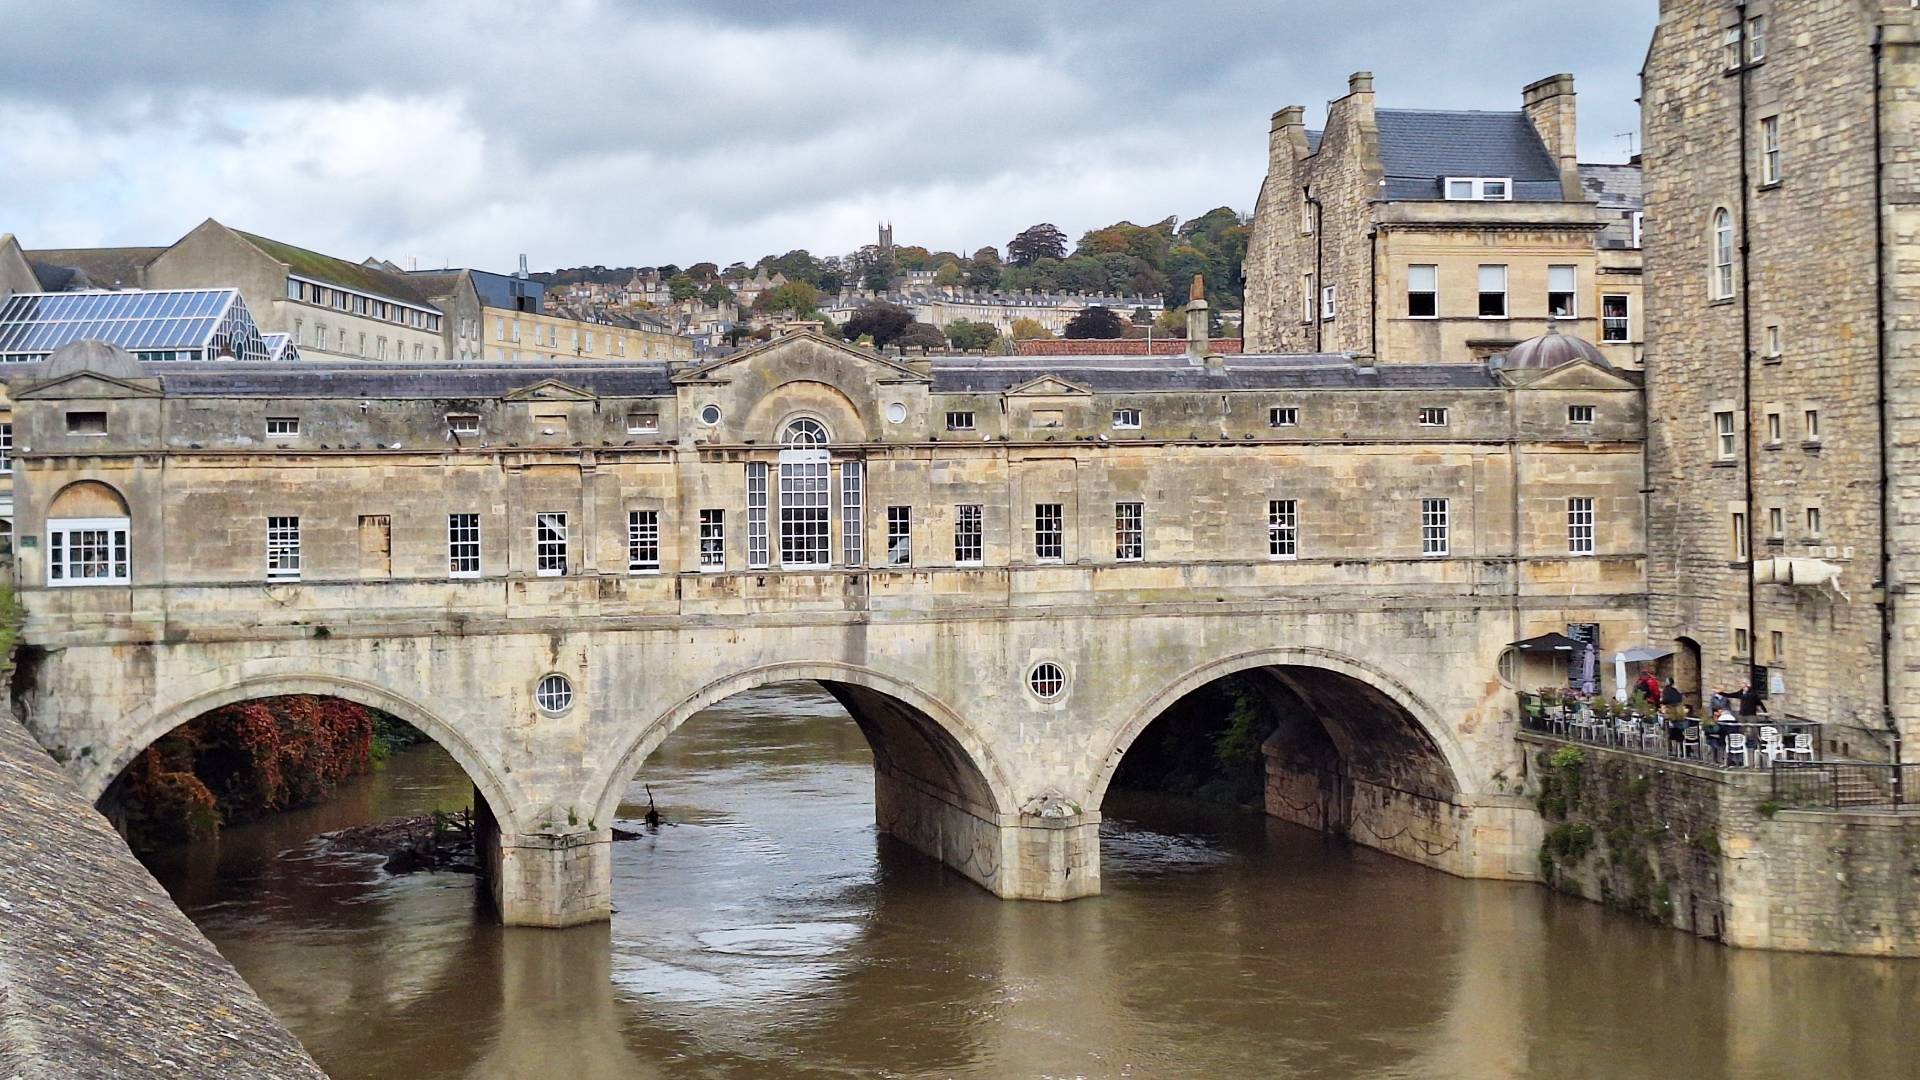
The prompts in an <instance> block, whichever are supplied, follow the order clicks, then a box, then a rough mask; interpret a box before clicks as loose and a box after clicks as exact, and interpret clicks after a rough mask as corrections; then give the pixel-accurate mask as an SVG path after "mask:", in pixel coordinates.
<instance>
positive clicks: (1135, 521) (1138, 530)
mask: <svg viewBox="0 0 1920 1080" xmlns="http://www.w3.org/2000/svg"><path fill="white" fill-rule="evenodd" d="M1113 557H1114V559H1115V561H1118V562H1140V561H1142V560H1144V559H1145V558H1146V557H1147V504H1146V503H1143V502H1116V503H1114V504H1113Z"/></svg>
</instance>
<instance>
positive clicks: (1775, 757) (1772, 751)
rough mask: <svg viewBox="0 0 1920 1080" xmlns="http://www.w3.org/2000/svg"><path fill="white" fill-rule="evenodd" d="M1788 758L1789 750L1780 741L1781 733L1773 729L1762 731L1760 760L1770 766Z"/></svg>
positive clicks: (1768, 728)
mask: <svg viewBox="0 0 1920 1080" xmlns="http://www.w3.org/2000/svg"><path fill="white" fill-rule="evenodd" d="M1786 756H1787V748H1786V745H1785V744H1784V743H1782V742H1781V741H1780V732H1779V731H1777V730H1775V729H1773V728H1771V727H1763V728H1761V729H1760V759H1761V760H1762V761H1764V762H1765V763H1766V764H1768V765H1772V764H1773V763H1774V762H1776V761H1779V760H1780V759H1781V758H1783V757H1786Z"/></svg>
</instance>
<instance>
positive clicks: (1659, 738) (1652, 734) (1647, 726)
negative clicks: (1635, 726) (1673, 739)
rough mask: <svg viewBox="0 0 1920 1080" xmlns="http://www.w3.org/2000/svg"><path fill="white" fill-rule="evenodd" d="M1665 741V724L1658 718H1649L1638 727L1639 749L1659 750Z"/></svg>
mask: <svg viewBox="0 0 1920 1080" xmlns="http://www.w3.org/2000/svg"><path fill="white" fill-rule="evenodd" d="M1666 740H1667V722H1666V721H1665V720H1663V719H1661V718H1660V717H1658V716H1650V717H1648V718H1647V719H1646V722H1645V723H1643V724H1641V725H1640V749H1642V750H1646V749H1654V750H1658V749H1660V744H1661V743H1663V742H1665V741H1666Z"/></svg>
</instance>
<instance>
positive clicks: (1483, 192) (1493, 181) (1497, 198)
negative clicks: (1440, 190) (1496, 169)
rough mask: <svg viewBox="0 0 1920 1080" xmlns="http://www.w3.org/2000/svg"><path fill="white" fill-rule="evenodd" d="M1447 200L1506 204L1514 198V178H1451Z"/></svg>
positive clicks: (1447, 181) (1447, 186)
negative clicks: (1505, 202)
mask: <svg viewBox="0 0 1920 1080" xmlns="http://www.w3.org/2000/svg"><path fill="white" fill-rule="evenodd" d="M1446 192H1447V199H1448V200H1449V201H1452V202H1473V201H1483V202H1504V201H1506V200H1509V199H1512V198H1513V178H1512V177H1507V176H1449V177H1447V179H1446Z"/></svg>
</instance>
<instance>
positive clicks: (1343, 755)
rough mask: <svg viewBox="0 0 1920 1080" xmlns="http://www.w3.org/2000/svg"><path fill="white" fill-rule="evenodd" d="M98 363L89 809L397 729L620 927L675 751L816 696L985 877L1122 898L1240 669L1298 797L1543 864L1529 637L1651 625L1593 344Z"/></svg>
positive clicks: (1392, 843)
mask: <svg viewBox="0 0 1920 1080" xmlns="http://www.w3.org/2000/svg"><path fill="white" fill-rule="evenodd" d="M73 349H74V352H73V353H72V354H69V355H56V357H55V358H54V359H53V360H51V361H49V362H48V363H47V364H45V365H36V366H34V367H32V368H30V369H26V368H23V369H22V370H20V371H19V372H18V373H16V374H15V376H14V378H13V380H12V382H11V383H10V391H11V396H12V397H13V399H14V408H15V420H14V424H15V433H16V434H15V441H16V444H17V447H18V460H19V468H20V475H19V483H18V490H19V495H18V497H17V511H16V512H17V515H18V527H19V534H20V535H21V537H22V543H21V549H20V553H19V554H20V574H21V578H22V582H23V585H22V596H23V598H24V600H25V603H26V605H27V608H28V612H29V617H28V621H27V625H26V629H25V636H24V641H25V643H26V645H25V648H24V649H23V654H22V660H21V663H20V666H19V669H18V673H17V675H16V678H15V687H14V689H15V703H16V704H15V708H16V711H17V712H19V713H20V714H21V715H22V718H23V719H24V720H25V722H26V723H27V725H28V727H29V729H30V730H31V731H32V732H33V733H34V734H35V736H36V737H37V738H39V739H40V740H41V742H42V743H43V744H44V745H46V746H47V747H48V748H49V749H50V750H51V751H53V752H54V754H55V756H56V757H58V758H59V759H60V760H62V761H64V762H65V763H66V767H67V768H68V770H69V771H70V773H71V774H72V776H73V777H74V778H75V780H76V781H77V782H78V784H79V785H80V786H81V788H82V789H83V791H84V792H86V793H87V794H88V795H89V796H91V797H96V798H97V797H99V796H100V795H102V794H103V793H104V792H106V791H107V789H108V787H109V786H110V785H111V784H112V783H113V781H114V780H115V778H116V777H117V776H118V775H119V774H120V772H121V771H122V770H123V769H124V768H125V767H126V765H127V764H128V763H129V762H130V761H132V759H133V758H134V757H135V756H137V755H138V754H139V753H140V752H141V751H142V750H143V749H144V748H145V747H147V746H148V745H150V744H151V743H152V742H153V741H154V740H155V739H156V738H158V737H159V736H160V735H162V734H164V733H165V732H167V731H169V730H170V729H172V728H174V727H175V726H177V725H179V724H181V723H184V722H186V721H188V720H190V719H192V718H194V717H195V716H198V715H200V714H202V713H204V712H206V711H208V710H209V709H212V708H215V707H217V706H220V705H224V704H228V703H232V702H237V701H242V700H247V699H252V698H258V697H265V696H271V695H279V694H323V695H333V696H337V697H341V698H345V699H349V700H353V701H357V702H361V703H364V704H367V705H370V706H374V707H377V708H379V709H383V710H385V711H387V712H389V713H392V714H393V715H395V716H398V717H400V718H401V719H404V720H406V721H408V722H410V723H412V724H414V725H415V726H417V727H419V728H420V729H422V730H423V731H425V732H426V733H428V734H429V735H431V736H432V737H433V738H434V739H435V740H436V741H437V742H438V743H439V744H440V745H441V746H442V747H444V748H445V749H446V750H447V752H448V753H450V754H451V755H452V756H453V757H454V758H455V759H456V760H457V761H458V762H459V763H460V764H461V765H462V766H463V767H464V768H465V770H466V771H467V773H468V774H469V775H470V776H471V778H472V780H473V783H474V786H475V788H476V790H477V792H478V795H479V796H480V799H481V800H482V801H483V803H484V807H485V810H486V811H487V815H488V817H489V818H490V819H491V821H492V822H493V823H494V830H493V834H494V836H495V837H496V840H495V841H494V842H493V843H492V846H491V868H492V870H493V874H492V879H491V880H492V887H493V890H494V894H495V898H496V900H497V901H498V904H499V908H500V911H501V914H502V917H503V918H504V919H505V920H506V921H507V922H509V923H515V924H527V925H568V924H572V923H578V922H583V921H591V920H595V919H603V918H605V917H606V916H607V914H608V910H609V889H610V884H609V883H610V859H611V854H610V852H611V844H610V842H609V841H610V825H611V823H612V822H613V821H614V820H615V818H616V815H617V814H618V813H619V807H620V805H621V803H622V801H623V798H624V796H625V793H626V790H627V787H628V784H629V781H630V780H631V779H632V777H633V776H634V775H635V774H636V772H637V771H639V770H640V769H641V767H642V765H643V764H644V762H645V761H646V759H647V756H648V755H649V754H650V753H651V752H652V751H653V749H654V748H655V747H656V746H658V745H659V744H660V742H661V741H662V740H663V739H665V738H667V737H668V736H669V735H671V734H672V732H673V731H674V730H675V729H676V728H677V727H679V726H680V725H681V724H683V723H685V722H686V721H687V720H688V719H689V718H691V717H693V716H695V715H696V714H698V713H699V712H700V711H701V710H702V709H704V708H706V707H707V706H709V705H712V704H714V703H715V702H718V701H720V700H722V699H724V698H726V697H728V696H730V695H733V694H736V693H739V692H741V691H744V690H748V689H752V688H754V687H757V686H762V685H766V684H770V683H777V682H790V681H794V680H812V681H816V682H818V683H819V684H821V685H822V686H823V687H825V688H826V689H827V690H828V691H830V692H831V693H832V694H833V695H834V696H835V697H836V698H837V699H838V700H839V701H840V702H841V703H842V704H843V705H844V706H845V707H846V709H847V711H848V712H849V713H850V714H851V716H852V717H853V720H854V722H855V723H856V724H858V725H859V727H860V730H861V731H862V732H863V733H864V734H865V736H866V738H867V740H868V742H869V743H870V744H871V746H872V749H873V754H874V768H875V790H876V804H877V816H878V825H879V827H880V828H881V829H882V830H883V831H885V832H887V833H889V834H891V835H892V836H894V837H896V838H898V839H899V840H901V841H903V842H905V843H906V844H908V845H910V846H912V847H913V848H915V849H917V850H919V851H922V852H924V853H926V854H928V855H930V856H932V857H935V858H938V859H940V860H941V861H943V862H944V863H946V864H947V865H949V866H951V867H952V868H954V869H955V870H956V871H958V872H959V873H961V874H964V875H965V876H967V877H968V878H970V879H972V880H973V881H976V882H978V883H979V884H980V885H982V886H983V887H985V888H986V889H988V890H991V891H992V892H993V893H995V894H997V895H1000V896H1004V897H1012V898H1028V899H1047V900H1066V899H1071V898H1074V897H1080V896H1086V895H1090V894H1093V893H1096V892H1098V891H1099V888H1100V849H1099V842H1098V826H1099V820H1100V813H1099V811H1100V807H1101V803H1102V799H1103V796H1104V794H1105V792H1106V790H1107V787H1108V785H1109V783H1110V782H1111V781H1112V779H1113V777H1114V774H1115V770H1116V768H1117V767H1118V766H1119V764H1120V762H1121V760H1122V759H1123V758H1124V757H1125V756H1126V754H1127V752H1128V750H1129V748H1130V747H1131V746H1132V745H1133V743H1134V741H1135V739H1136V737H1137V736H1139V735H1140V734H1141V732H1142V731H1143V730H1145V729H1146V728H1147V726H1148V725H1149V724H1151V723H1152V722H1153V721H1154V720H1155V719H1156V718H1157V717H1159V716H1160V715H1161V714H1162V713H1163V712H1164V711H1165V710H1166V709H1167V708H1168V707H1169V706H1170V705H1172V704H1173V703H1174V702H1176V701H1177V700H1179V699H1180V698H1181V697H1182V696H1183V695H1185V694H1187V693H1189V692H1191V691H1193V690H1195V689H1197V688H1199V687H1202V686H1204V685H1206V684H1208V683H1209V682H1212V681H1213V680H1216V679H1220V678H1222V677H1225V676H1229V675H1240V674H1244V673H1254V674H1252V675H1250V676H1249V677H1248V678H1247V679H1246V680H1245V681H1246V683H1247V684H1248V685H1253V686H1257V687H1259V688H1261V690H1262V692H1264V693H1266V694H1268V695H1269V696H1270V698H1271V700H1272V701H1273V703H1274V705H1275V707H1276V709H1277V710H1278V712H1279V713H1280V714H1281V715H1283V716H1286V717H1288V718H1289V721H1290V723H1289V726H1288V727H1283V732H1282V735H1283V736H1286V737H1285V738H1284V739H1281V738H1280V737H1276V738H1277V739H1278V740H1279V742H1280V743H1283V744H1284V745H1276V746H1271V747H1269V754H1268V759H1269V767H1270V770H1271V772H1270V781H1269V809H1270V810H1272V811H1273V812H1275V813H1279V814H1281V815H1282V816H1288V817H1292V818H1294V819H1295V820H1301V821H1304V822H1306V823H1308V824H1313V825H1319V826H1322V827H1329V828H1338V829H1340V830H1342V831H1344V832H1346V833H1348V834H1349V835H1351V836H1352V837H1353V838H1354V839H1355V840H1357V841H1359V842H1361V843H1366V844H1371V845H1373V846H1376V847H1379V848H1381V849H1383V850H1387V851H1390V852H1392V853H1394V854H1397V855H1401V856H1403V857H1406V858H1410V859H1413V860H1416V861H1419V862H1422V863H1425V864H1427V865H1431V866H1434V867H1437V868H1439V869H1443V870H1446V871H1450V872H1453V873H1457V874H1462V875H1469V876H1482V877H1513V878H1525V877H1531V876H1532V875H1533V873H1534V852H1535V849H1536V847H1537V842H1538V831H1539V827H1538V823H1537V820H1536V818H1535V816H1534V813H1533V811H1532V809H1531V807H1530V805H1529V804H1527V803H1526V802H1525V801H1524V800H1523V799H1521V798H1520V797H1519V795H1518V794H1517V792H1518V790H1519V784H1518V782H1517V777H1518V775H1519V769H1520V768H1521V761H1522V759H1521V756H1520V755H1519V753H1518V752H1517V750H1516V747H1515V743H1514V740H1513V734H1514V718H1513V716H1512V692H1511V686H1512V684H1513V682H1514V680H1515V679H1517V678H1519V677H1520V676H1519V675H1517V674H1516V673H1514V672H1513V671H1511V670H1510V669H1509V668H1508V666H1507V665H1508V664H1510V663H1511V662H1512V658H1511V657H1510V656H1504V657H1503V650H1504V648H1505V645H1506V643H1507V642H1509V641H1511V640H1513V639H1515V638H1516V637H1520V636H1525V635H1527V634H1530V633H1534V632H1537V631H1539V630H1543V629H1554V628H1564V627H1565V625H1566V624H1568V623H1569V622H1572V623H1581V624H1591V625H1593V626H1595V627H1597V628H1599V632H1600V633H1601V635H1602V637H1603V639H1608V640H1609V641H1610V642H1613V641H1619V642H1624V641H1625V640H1626V639H1628V638H1630V637H1637V636H1638V635H1639V634H1640V633H1641V632H1642V629H1643V625H1644V622H1643V619H1644V616H1643V599H1642V592H1641V582H1642V580H1643V577H1644V567H1643V565H1642V561H1643V556H1642V547H1641V542H1640V535H1641V531H1642V530H1641V523H1640V516H1639V501H1638V499H1639V497H1638V495H1637V494H1635V493H1634V489H1635V487H1636V486H1637V483H1638V478H1639V475H1640V462H1639V454H1640V444H1639V441H1638V438H1639V436H1638V431H1639V422H1640V421H1639V413H1638V409H1639V404H1638V402H1639V395H1638V391H1637V387H1634V386H1632V385H1631V384H1629V383H1627V382H1625V381H1624V380H1623V379H1622V378H1621V377H1620V376H1618V375H1617V374H1615V373H1613V372H1610V371H1604V370H1600V369H1598V368H1594V367H1591V366H1589V365H1585V364H1579V365H1574V367H1575V368H1576V369H1577V370H1569V369H1561V370H1557V371H1549V372H1544V373H1543V372H1527V373H1522V376H1523V377H1516V376H1515V375H1514V374H1513V373H1498V372H1490V371H1488V370H1487V369H1484V368H1481V367H1478V366H1469V367H1460V368H1431V367H1429V368H1426V369H1423V370H1422V371H1421V372H1420V373H1419V374H1418V376H1417V377H1415V376H1413V375H1408V376H1406V377H1404V378H1403V377H1401V376H1398V375H1395V374H1393V373H1392V372H1391V371H1390V370H1389V369H1386V368H1381V369H1378V370H1377V371H1376V370H1375V369H1372V368H1365V367H1362V366H1360V365H1356V364H1355V363H1354V362H1353V361H1352V360H1351V359H1349V358H1343V357H1307V358H1301V357H1246V358H1243V357H1233V358H1227V359H1225V360H1221V359H1220V358H1210V359H1209V360H1208V361H1207V362H1206V363H1205V364H1204V365H1203V364H1202V363H1201V361H1200V360H1198V359H1197V358H1196V359H1195V360H1194V361H1193V362H1192V363H1190V364H1189V363H1186V362H1183V361H1180V360H1178V359H1175V360H1172V361H1168V360H1165V359H1150V358H1126V359H1119V358H1093V359H1091V360H1090V359H1088V358H1070V359H1067V358H1006V359H996V360H986V359H981V358H964V359H962V358H955V359H953V360H944V359H935V360H934V361H932V362H926V363H920V364H907V363H899V362H895V361H891V360H886V359H883V358H881V357H878V356H875V355H873V354H871V353H867V352H865V351H862V350H857V349H851V348H848V347H845V346H842V345H838V344H835V343H831V342H828V341H826V340H825V339H821V338H818V337H815V336H813V335H811V334H800V335H795V336H793V337H789V338H784V339H779V340H776V341H774V342H772V343H770V344H768V345H766V346H763V347H761V348H759V349H756V350H751V351H749V352H747V353H744V354H741V355H740V356H737V357H734V358H731V359H729V360H726V361H721V362H718V363H714V364H708V365H705V366H699V367H672V368H670V367H668V366H666V365H652V364H632V365H626V366H623V367H621V368H618V369H615V368H586V367H582V368H568V369H564V370H558V369H555V370H542V371H537V372H536V371H530V370H529V369H527V368H525V367H512V366H508V365H497V366H496V365H488V366H480V367H475V366H466V367H460V368H434V369H399V370H398V371H396V370H395V369H392V368H377V369H376V368H366V367H361V368H344V367H343V368H338V369H323V368H320V367H318V366H317V365H301V366H300V367H299V368H298V369H297V370H284V369H282V370H268V369H265V368H262V367H259V366H248V365H232V364H229V365H208V364H178V365H146V366H145V367H142V366H140V365H137V364H134V363H132V361H131V359H130V358H127V357H125V355H124V354H115V353H113V352H111V351H109V350H106V349H104V348H99V347H92V346H86V347H73ZM1035 365H1050V366H1048V367H1046V368H1044V369H1042V368H1038V367H1035ZM1062 365H1064V366H1062ZM1436 370H1437V371H1439V372H1441V375H1440V376H1436V375H1435V374H1434V373H1435V371H1436ZM1569 400H1575V401H1579V402H1581V403H1598V404H1599V406H1600V415H1601V416H1603V417H1607V418H1609V419H1611V420H1617V426H1615V427H1611V428H1610V427H1606V426H1604V425H1603V426H1602V427H1601V428H1600V429H1599V430H1592V429H1589V430H1586V431H1582V432H1580V433H1578V435H1579V437H1578V438H1575V437H1573V436H1572V435H1570V434H1569V433H1568V432H1566V431H1564V430H1562V429H1560V428H1558V427H1556V426H1555V424H1556V423H1557V421H1556V420H1555V417H1558V418H1560V419H1564V418H1565V417H1566V416H1567V415H1568V409H1567V408H1566V402H1567V401H1569ZM1276 402H1277V403H1279V404H1275V403H1276ZM1282 409H1287V410H1292V412H1291V413H1287V414H1283V413H1282V412H1281V411H1280V410H1282ZM1430 409H1441V410H1443V412H1442V413H1441V414H1439V415H1440V416H1441V417H1442V423H1443V424H1445V425H1447V426H1445V427H1442V428H1441V429H1440V430H1430V429H1431V428H1433V427H1434V426H1435V425H1432V424H1430V423H1428V421H1429V420H1430V419H1431V418H1432V417H1433V416H1434V415H1435V414H1433V413H1431V412H1424V411H1422V410H1430ZM1448 410H1450V413H1451V419H1448V412H1447V411H1448ZM1543 418H1544V419H1543ZM1283 420H1284V421H1286V422H1285V423H1282V422H1281V421H1283ZM1256 432H1257V433H1258V434H1257V435H1256V434H1255V433H1256ZM1243 433H1244V434H1243ZM1570 493H1585V494H1579V495H1570ZM1570 498H1579V499H1586V500H1589V501H1588V502H1586V503H1585V507H1586V510H1587V512H1588V514H1589V519H1588V520H1589V521H1590V522H1591V521H1593V520H1595V518H1597V521H1598V525H1597V527H1596V528H1593V529H1592V530H1591V531H1589V533H1588V534H1587V537H1588V539H1587V544H1586V550H1583V551H1579V552H1577V553H1574V554H1573V555H1570V553H1569V551H1568V548H1567V545H1568V539H1567V529H1568V506H1569V499H1570ZM1296 722H1297V723H1296ZM1289 732H1291V734H1289ZM1302 733H1304V734H1302Z"/></svg>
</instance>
